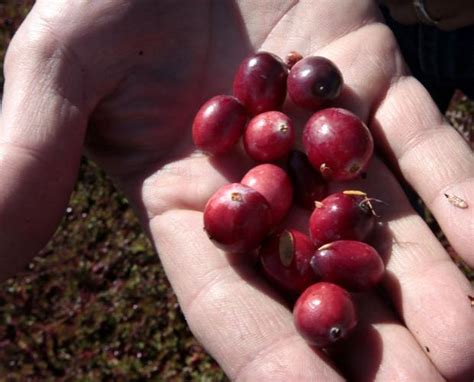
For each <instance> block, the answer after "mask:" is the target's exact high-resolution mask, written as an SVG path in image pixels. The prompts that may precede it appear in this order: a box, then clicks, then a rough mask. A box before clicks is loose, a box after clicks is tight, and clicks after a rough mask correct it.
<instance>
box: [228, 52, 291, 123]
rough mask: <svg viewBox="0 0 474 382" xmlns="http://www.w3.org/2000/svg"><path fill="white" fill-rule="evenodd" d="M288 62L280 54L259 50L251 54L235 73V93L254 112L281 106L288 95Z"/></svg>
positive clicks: (254, 113)
mask: <svg viewBox="0 0 474 382" xmlns="http://www.w3.org/2000/svg"><path fill="white" fill-rule="evenodd" d="M287 76H288V70H287V68H286V65H285V64H284V62H283V61H282V60H280V58H278V57H277V56H275V55H273V54H271V53H268V52H258V53H255V54H253V55H251V56H250V57H247V58H246V59H245V60H244V61H243V62H242V63H241V64H240V66H239V68H238V70H237V73H236V75H235V77H234V86H233V89H234V96H236V97H237V98H238V99H239V101H240V102H242V104H243V105H244V106H245V108H246V109H247V111H248V112H249V113H250V114H252V115H256V114H260V113H263V112H264V111H270V110H279V109H280V108H281V106H282V105H283V101H284V100H285V97H286V78H287Z"/></svg>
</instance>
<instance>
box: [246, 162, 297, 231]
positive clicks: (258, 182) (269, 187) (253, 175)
mask: <svg viewBox="0 0 474 382" xmlns="http://www.w3.org/2000/svg"><path fill="white" fill-rule="evenodd" d="M241 183H242V184H244V185H246V186H249V187H252V188H253V189H254V190H256V191H258V192H259V193H260V194H262V195H263V197H264V198H265V199H266V200H267V202H268V204H269V205H270V215H271V224H272V227H274V226H276V225H277V224H278V223H280V222H281V221H282V220H283V218H284V217H285V216H286V215H287V213H288V211H289V209H290V207H291V202H292V199H293V188H292V187H291V182H290V178H289V177H288V175H287V174H286V172H285V171H284V170H282V169H281V168H280V167H278V166H275V165H273V164H270V163H265V164H261V165H258V166H255V167H254V168H252V169H251V170H250V171H249V172H247V174H245V176H244V177H243V178H242V181H241Z"/></svg>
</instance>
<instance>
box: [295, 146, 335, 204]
mask: <svg viewBox="0 0 474 382" xmlns="http://www.w3.org/2000/svg"><path fill="white" fill-rule="evenodd" d="M287 167H288V175H289V176H290V178H291V181H292V184H293V190H294V200H295V203H296V204H297V205H299V206H300V207H303V208H306V209H308V210H310V211H312V210H313V209H314V207H315V201H316V200H321V199H323V198H324V197H325V196H326V195H327V184H326V182H325V181H324V179H323V177H322V176H321V174H319V172H317V171H316V170H315V169H314V168H313V166H311V163H309V161H308V157H307V156H306V154H304V153H302V152H301V151H298V150H294V151H291V152H290V155H289V156H288V163H287Z"/></svg>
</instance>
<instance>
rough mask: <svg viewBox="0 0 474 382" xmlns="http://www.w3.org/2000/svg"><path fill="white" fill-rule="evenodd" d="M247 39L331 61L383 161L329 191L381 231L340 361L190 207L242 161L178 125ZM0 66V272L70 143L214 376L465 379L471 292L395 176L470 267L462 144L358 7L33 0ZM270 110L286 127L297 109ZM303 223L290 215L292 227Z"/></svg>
mask: <svg viewBox="0 0 474 382" xmlns="http://www.w3.org/2000/svg"><path fill="white" fill-rule="evenodd" d="M316 21H317V22H316ZM256 50H265V51H270V52H272V53H274V54H277V55H278V56H280V57H285V56H286V55H287V54H288V53H289V52H290V51H297V52H300V53H301V54H302V55H303V56H308V55H320V56H324V57H328V58H329V59H331V61H333V62H334V63H335V64H336V65H337V66H338V67H339V68H340V70H341V72H342V73H343V75H344V83H345V87H344V89H343V91H342V93H341V95H340V98H339V101H338V103H339V106H341V107H345V108H347V109H349V110H351V111H352V112H354V113H355V114H357V115H358V116H359V117H360V118H361V119H362V120H363V121H364V122H366V123H367V125H368V126H369V127H370V129H371V131H372V133H373V135H374V139H375V141H376V142H377V145H378V147H379V149H380V153H383V156H384V157H383V159H384V161H385V162H382V160H381V158H378V157H374V158H373V159H372V161H371V165H370V166H369V168H368V169H367V177H366V179H360V180H357V181H353V182H348V184H344V186H341V185H337V184H332V185H330V188H331V190H330V191H331V192H334V191H336V190H343V189H357V190H361V189H362V190H363V191H365V192H367V193H368V194H369V195H371V196H373V197H375V198H378V199H383V200H384V201H385V202H387V203H388V206H386V207H384V210H383V211H380V213H381V214H382V216H383V223H384V224H385V228H386V229H387V233H388V234H389V237H388V239H386V240H383V241H381V243H380V247H382V248H381V250H380V252H381V255H382V257H383V258H384V261H385V262H386V266H387V275H389V276H388V277H386V279H385V280H384V281H383V288H384V290H385V291H384V296H383V298H381V297H380V296H378V294H377V293H372V294H367V295H364V296H361V298H360V299H358V301H357V303H358V304H359V306H361V307H367V308H365V309H363V310H364V312H363V313H364V314H362V315H361V317H360V322H359V326H358V328H360V330H362V334H361V335H360V337H356V338H358V340H357V341H356V342H354V343H352V342H351V344H348V345H347V347H345V348H344V349H343V350H342V353H341V354H339V355H338V357H337V360H338V364H340V365H343V366H339V367H338V366H336V364H335V363H334V362H333V361H331V359H330V358H329V357H328V356H326V355H325V354H322V353H321V352H318V351H314V350H313V349H312V348H311V347H309V346H308V345H307V344H306V342H305V341H304V339H303V338H301V336H300V335H299V334H298V333H297V331H296V329H295V327H294V325H293V318H292V314H291V309H290V308H289V307H288V306H287V305H286V304H285V302H284V301H283V300H282V299H281V298H280V297H279V294H278V293H276V292H275V290H274V289H272V288H271V287H270V286H269V285H268V284H267V282H266V281H265V280H264V279H263V278H262V277H261V274H259V273H258V272H256V270H255V268H254V266H253V265H249V264H248V262H247V259H246V257H245V256H244V257H233V256H226V254H224V253H223V252H222V251H221V250H219V249H218V248H216V246H215V245H214V244H213V243H212V242H211V241H210V240H209V239H208V237H207V235H206V233H205V231H204V230H203V214H202V211H203V209H204V206H205V204H206V201H207V200H208V199H209V197H210V196H211V195H212V194H213V193H214V192H215V191H216V190H217V189H218V188H219V187H220V186H222V185H224V184H226V183H230V182H235V181H237V182H238V181H239V180H240V179H241V178H242V176H243V175H244V174H245V172H246V171H247V170H249V169H250V168H251V166H252V163H251V161H250V160H249V159H248V157H247V156H246V155H244V154H243V153H242V152H241V151H240V150H238V149H236V150H233V151H232V152H230V153H228V154H226V155H224V156H222V157H220V158H219V159H216V158H214V159H211V158H209V157H208V156H206V155H202V154H200V153H198V152H196V150H195V147H194V145H193V143H192V136H191V125H192V120H193V117H194V115H195V113H196V112H197V110H198V109H199V107H200V106H201V105H202V104H203V103H204V102H205V101H206V100H207V99H209V98H210V97H212V96H214V95H216V94H231V91H232V89H231V88H232V80H233V76H234V74H235V70H236V69H237V67H238V65H239V63H240V62H241V60H242V59H243V58H244V57H246V56H247V55H248V54H250V53H252V52H254V51H256ZM5 74H6V84H5V91H4V95H3V114H2V117H1V125H0V126H1V127H0V179H1V187H0V226H1V227H2V229H1V230H0V254H1V262H0V270H1V273H2V275H3V277H6V276H7V275H11V274H13V273H14V272H18V270H19V269H21V267H22V266H24V265H25V264H26V262H27V261H28V260H30V259H31V258H32V256H34V255H35V254H36V253H37V252H38V250H39V249H40V248H42V247H43V246H44V245H45V243H46V242H47V241H48V239H49V238H50V237H51V235H52V234H53V232H54V231H55V229H56V227H57V225H58V223H59V221H60V219H61V217H62V215H63V213H64V211H65V208H66V206H67V202H68V197H69V195H70V193H71V190H72V189H73V186H74V183H75V180H76V175H77V170H78V166H79V161H80V155H81V153H83V152H85V153H86V154H87V155H88V156H89V157H91V158H93V159H94V160H95V161H96V162H97V163H98V164H99V165H100V166H101V167H102V168H103V169H104V170H105V171H106V172H107V174H108V175H109V176H110V177H111V178H112V179H113V180H114V181H115V183H116V185H117V186H118V187H119V188H120V189H121V190H122V191H123V192H124V193H125V195H126V196H127V197H128V199H129V200H130V202H131V204H132V205H133V207H134V208H135V211H136V212H137V214H138V215H139V217H140V219H141V222H142V225H143V227H144V229H145V231H146V232H147V233H148V234H149V236H150V238H151V240H152V241H153V244H154V245H155V247H156V248H157V250H158V252H159V255H160V259H161V262H162V264H163V267H164V269H165V270H166V273H167V276H168V277H169V279H170V282H171V284H172V286H173V289H174V291H175V292H176V294H177V296H178V299H179V302H180V306H181V308H182V310H183V312H184V314H185V316H186V320H187V323H188V324H189V326H190V328H191V330H192V331H193V333H194V335H195V336H196V337H197V339H198V340H199V341H200V342H201V343H202V344H203V345H204V346H205V347H206V349H207V350H208V351H209V353H210V354H211V355H212V356H213V357H214V358H215V359H216V360H217V361H218V362H219V364H220V365H221V366H222V367H223V369H224V370H225V372H226V373H227V375H228V376H229V377H230V378H231V379H233V380H265V378H268V376H269V375H271V376H273V377H274V379H275V380H276V379H280V380H297V381H314V380H324V381H341V380H343V379H344V378H346V379H349V380H367V379H374V378H377V379H379V380H385V381H394V380H400V379H405V380H413V381H424V380H428V381H440V380H442V378H446V379H449V380H466V379H468V378H469V377H471V376H472V374H473V373H474V370H473V364H472V359H474V346H473V341H474V332H473V331H472V327H473V324H474V322H473V320H474V316H473V314H472V308H471V306H470V303H469V300H468V298H467V295H473V292H472V288H471V286H470V284H469V282H468V281H467V280H466V279H465V277H464V276H463V275H462V273H461V272H460V271H459V270H458V269H457V267H456V266H455V265H454V264H453V263H452V261H451V260H450V259H449V256H448V254H447V253H446V252H445V250H444V249H443V247H442V246H441V244H440V243H439V242H438V241H437V239H436V238H435V237H434V235H433V234H432V233H431V231H430V230H429V228H428V227H427V225H426V224H425V223H424V222H423V221H422V219H421V218H419V217H418V216H417V215H416V213H415V212H414V211H413V210H412V209H411V207H410V205H409V203H408V202H407V199H406V197H405V196H404V194H403V192H402V189H401V187H400V185H399V182H398V180H397V178H399V177H401V176H403V177H404V179H405V180H406V181H407V182H408V183H409V184H410V185H411V186H412V187H413V188H414V189H415V190H416V191H417V192H418V193H419V194H420V195H421V197H422V198H423V200H424V201H425V202H426V203H427V205H428V207H429V209H430V210H431V211H432V212H433V214H434V216H435V217H436V219H437V220H438V222H439V223H440V225H441V227H442V229H443V230H444V232H445V233H446V235H447V237H448V239H449V240H450V242H451V243H452V245H453V247H454V248H455V249H456V251H457V252H458V253H459V254H460V256H462V257H463V258H464V259H465V260H466V261H467V262H468V263H469V264H471V265H473V264H474V257H473V252H472V229H471V228H470V227H472V224H473V223H472V219H473V216H472V209H471V208H467V209H461V208H456V207H454V206H453V205H451V204H450V203H449V202H448V201H447V199H446V197H445V196H444V194H445V193H446V194H449V195H457V196H459V197H460V198H462V199H463V200H466V201H467V203H468V204H472V203H470V201H472V200H474V187H473V179H474V168H473V166H472V152H471V149H470V147H469V146H468V145H467V144H466V143H465V142H464V141H463V139H462V138H461V137H460V136H459V135H458V134H457V133H456V132H455V131H454V130H453V129H452V128H450V127H449V126H447V124H446V122H445V121H444V119H443V116H442V115H441V114H440V113H439V111H438V110H437V108H436V106H435V104H434V103H433V101H432V100H431V98H430V96H429V94H428V93H427V92H426V90H424V88H423V87H422V86H421V85H420V83H419V82H418V81H416V80H415V79H414V78H413V77H411V76H410V75H409V74H408V71H407V70H406V68H405V65H404V63H403V59H402V57H401V55H400V52H399V50H398V46H397V44H396V42H395V39H394V37H393V35H392V33H391V32H390V30H389V29H388V28H387V27H386V26H384V24H383V23H382V19H381V16H380V14H379V10H378V8H377V6H376V4H375V2H374V1H369V0H347V1H344V2H342V1H341V2H339V1H338V2H335V1H333V0H314V1H313V0H312V1H299V2H296V1H290V0H271V1H266V0H263V1H261V0H259V1H250V0H247V1H240V2H236V3H235V4H234V2H231V1H213V2H211V1H206V0H200V1H181V2H178V1H159V2H157V1H155V0H142V1H131V0H113V1H112V0H102V1H94V2H89V1H74V2H72V1H65V0H38V1H37V2H36V4H35V6H34V9H33V11H32V12H31V14H30V15H29V17H28V18H27V20H26V21H25V23H24V24H23V26H22V27H21V28H20V30H19V31H18V33H17V34H16V35H15V38H14V40H13V41H12V43H11V45H10V48H9V51H8V53H7V58H6V62H5ZM287 111H288V112H289V113H291V114H292V115H293V116H294V117H295V120H296V121H299V122H298V123H299V126H302V125H303V124H304V121H305V119H306V118H307V117H308V115H306V114H304V113H301V112H297V111H295V110H293V109H291V108H288V110H287ZM298 134H301V132H299V133H298ZM448 158H449V159H448ZM392 171H393V172H394V173H395V176H394V173H392ZM308 218H309V212H306V211H304V210H302V209H297V208H295V209H294V210H293V211H291V212H290V217H289V221H291V222H292V224H294V225H295V226H297V225H298V224H300V223H301V224H300V225H302V226H304V225H305V224H307V221H308V220H307V219H308ZM377 249H379V248H377ZM388 300H390V303H388ZM357 330H359V329H357ZM364 330H366V331H368V332H369V334H371V335H372V337H369V336H368V335H367V332H364ZM369 338H372V339H373V341H367V339H369ZM363 341H365V342H364V343H363V345H364V346H360V344H361V342H363ZM425 346H428V347H429V349H430V352H429V353H426V352H425V351H424V350H423V349H424V347H425ZM339 362H340V363H339Z"/></svg>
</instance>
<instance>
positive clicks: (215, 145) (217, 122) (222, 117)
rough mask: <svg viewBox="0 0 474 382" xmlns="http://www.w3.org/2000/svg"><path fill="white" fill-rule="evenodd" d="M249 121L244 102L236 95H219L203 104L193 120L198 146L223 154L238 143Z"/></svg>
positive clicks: (194, 138) (194, 134)
mask: <svg viewBox="0 0 474 382" xmlns="http://www.w3.org/2000/svg"><path fill="white" fill-rule="evenodd" d="M246 122H247V116H246V112H245V109H244V107H243V106H242V104H241V103H240V102H239V101H238V100H237V99H236V98H234V97H231V96H227V95H218V96H215V97H213V98H211V99H210V100H209V101H207V102H206V103H205V104H204V105H202V106H201V108H200V109H199V111H198V112H197V114H196V116H195V118H194V122H193V141H194V144H195V145H196V147H198V148H199V149H201V150H203V151H206V152H208V153H210V154H221V153H224V152H226V151H228V150H229V149H230V148H231V147H232V146H233V145H235V144H236V143H237V141H238V140H239V138H240V136H241V135H242V132H243V130H244V127H245V123H246Z"/></svg>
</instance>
